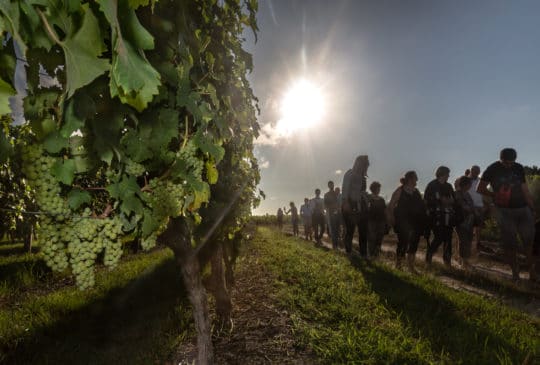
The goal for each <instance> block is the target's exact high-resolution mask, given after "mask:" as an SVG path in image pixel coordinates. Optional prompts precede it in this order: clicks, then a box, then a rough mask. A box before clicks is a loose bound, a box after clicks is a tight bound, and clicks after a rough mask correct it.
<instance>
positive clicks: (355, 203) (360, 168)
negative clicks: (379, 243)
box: [341, 155, 369, 257]
mask: <svg viewBox="0 0 540 365" xmlns="http://www.w3.org/2000/svg"><path fill="white" fill-rule="evenodd" d="M368 167H369V159H368V156H367V155H360V156H358V157H357V158H356V160H355V161H354V165H353V168H352V169H350V170H348V171H347V172H346V173H345V175H344V176H343V185H342V189H341V191H342V194H343V197H342V212H343V220H344V223H345V228H346V233H345V240H344V243H345V250H346V251H347V253H349V254H350V253H351V252H352V240H353V236H354V232H355V230H356V228H357V227H358V243H359V246H360V256H362V257H366V256H367V228H368V214H367V209H368V199H367V193H366V184H367V182H366V180H367V170H368Z"/></svg>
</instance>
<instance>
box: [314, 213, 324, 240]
mask: <svg viewBox="0 0 540 365" xmlns="http://www.w3.org/2000/svg"><path fill="white" fill-rule="evenodd" d="M324 227H325V219H324V215H323V214H318V216H317V226H316V227H315V239H316V241H317V243H319V244H320V243H321V242H322V241H321V240H322V237H323V235H324Z"/></svg>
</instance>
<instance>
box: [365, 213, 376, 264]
mask: <svg viewBox="0 0 540 365" xmlns="http://www.w3.org/2000/svg"><path fill="white" fill-rule="evenodd" d="M367 231H368V233H367V252H368V255H369V256H375V240H376V239H377V222H375V221H372V220H368V227H367Z"/></svg>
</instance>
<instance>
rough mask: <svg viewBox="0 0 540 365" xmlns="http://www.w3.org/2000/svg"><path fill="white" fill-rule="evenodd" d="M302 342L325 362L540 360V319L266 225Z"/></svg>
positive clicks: (262, 234)
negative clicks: (338, 251)
mask: <svg viewBox="0 0 540 365" xmlns="http://www.w3.org/2000/svg"><path fill="white" fill-rule="evenodd" d="M252 245H253V246H252V247H251V249H255V250H257V251H259V252H260V253H261V255H260V256H261V262H262V263H263V264H264V265H265V266H266V267H267V268H269V269H270V270H271V272H273V274H274V275H275V277H276V278H277V279H276V285H277V286H278V287H279V293H278V297H279V298H280V300H281V304H282V305H283V306H285V307H286V308H287V309H288V310H289V311H290V313H291V316H292V317H293V319H294V322H295V328H296V331H297V335H298V337H299V341H300V342H301V343H302V344H303V345H305V346H309V347H311V348H312V349H313V350H314V351H315V353H316V354H317V355H318V356H319V357H320V358H321V360H322V361H323V362H324V363H355V364H356V363H358V364H360V363H361V364H379V363H396V364H397V363H399V364H405V363H408V364H429V363H452V364H459V363H475V364H490V365H491V364H517V363H519V364H524V363H530V364H532V363H537V361H538V360H539V349H540V336H539V333H540V323H539V321H538V319H536V318H534V317H531V316H528V315H526V314H523V313H521V312H518V311H516V310H514V309H512V308H509V307H507V306H505V305H503V304H502V303H500V302H498V301H494V300H487V299H484V298H482V297H479V296H476V295H472V294H469V293H465V292H460V291H457V290H454V289H451V288H448V287H446V286H444V285H443V284H441V283H439V282H438V281H437V280H435V279H434V278H431V277H427V276H414V275H411V274H408V273H404V272H401V271H396V270H394V269H392V268H389V267H388V266H386V265H384V264H380V263H368V262H365V261H361V260H359V259H352V260H350V259H349V258H347V257H346V256H344V255H342V254H336V253H334V252H329V251H326V250H323V249H320V248H315V247H314V246H313V245H312V244H311V243H307V242H305V241H303V240H301V239H295V238H291V237H286V236H284V235H282V234H280V233H278V232H276V231H274V230H271V229H269V228H266V227H260V228H259V229H258V233H257V235H256V236H255V238H254V240H253V244H252Z"/></svg>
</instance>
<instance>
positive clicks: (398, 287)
mask: <svg viewBox="0 0 540 365" xmlns="http://www.w3.org/2000/svg"><path fill="white" fill-rule="evenodd" d="M351 262H352V264H353V266H354V267H355V268H357V269H358V270H360V271H361V272H362V274H363V276H364V278H365V279H366V282H367V283H368V285H370V286H371V289H372V290H373V292H375V293H376V294H378V295H379V297H380V298H381V303H383V305H385V306H386V307H387V308H388V309H390V310H392V311H394V312H396V313H401V315H400V318H401V320H402V321H403V322H404V324H405V325H408V326H410V327H411V328H412V330H413V333H419V335H420V336H421V337H422V338H426V339H429V341H430V342H431V346H432V349H433V352H434V353H439V354H441V353H443V352H447V353H448V354H449V356H450V361H452V362H458V363H459V362H464V363H471V362H474V363H478V364H496V363H500V362H501V359H505V360H508V359H511V360H512V361H511V362H513V363H523V361H524V359H525V358H526V357H527V353H523V350H520V349H519V348H518V346H516V345H513V344H511V343H510V342H509V341H507V339H505V338H502V337H501V336H500V335H498V334H496V333H493V332H492V331H490V329H489V328H488V327H487V326H483V325H481V323H479V322H481V321H478V322H473V321H474V320H478V318H474V317H473V318H471V321H468V320H466V319H464V318H463V316H466V314H465V313H461V314H459V313H458V308H456V306H455V305H454V303H452V302H451V301H449V300H448V299H447V298H444V297H441V296H436V295H434V293H431V292H429V291H426V290H425V289H423V288H422V287H420V286H419V285H417V284H414V283H411V282H409V281H406V280H404V279H402V278H400V277H399V276H396V275H394V274H393V273H392V272H390V271H387V270H385V269H384V268H381V267H379V266H377V265H373V264H370V263H368V262H365V261H362V260H360V259H359V258H356V257H353V258H352V259H351ZM479 310H481V309H472V308H471V315H472V316H474V313H475V312H476V313H478V311H479ZM492 320H494V321H497V320H498V318H492ZM508 332H510V331H508ZM502 361H504V360H502Z"/></svg>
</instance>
